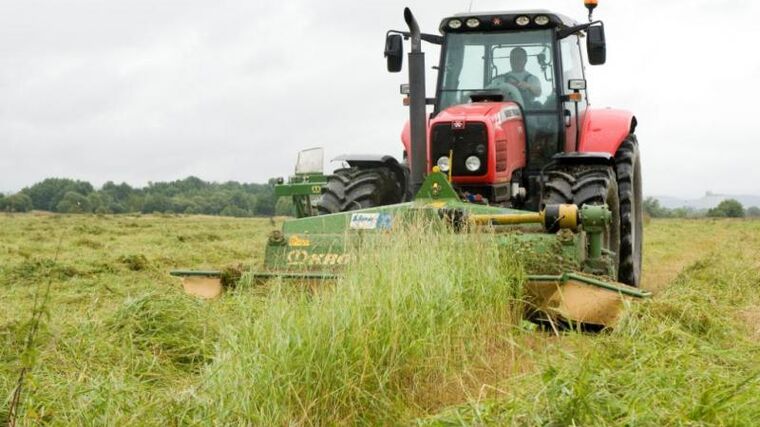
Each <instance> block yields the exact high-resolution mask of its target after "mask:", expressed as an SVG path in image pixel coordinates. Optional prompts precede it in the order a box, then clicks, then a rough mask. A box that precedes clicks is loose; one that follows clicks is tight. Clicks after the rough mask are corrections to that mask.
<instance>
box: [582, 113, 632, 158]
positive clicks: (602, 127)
mask: <svg viewBox="0 0 760 427" xmlns="http://www.w3.org/2000/svg"><path fill="white" fill-rule="evenodd" d="M637 124H638V122H637V120H636V117H635V116H634V115H633V113H631V112H630V111H625V110H614V109H610V108H605V109H589V110H588V111H587V112H586V116H585V117H584V118H583V124H582V125H581V134H580V143H579V144H578V151H579V152H581V153H609V154H611V155H612V156H614V155H615V153H617V150H618V149H619V148H620V145H621V144H622V143H623V140H625V138H626V137H627V136H628V135H630V134H632V133H633V132H634V131H635V130H636V125H637Z"/></svg>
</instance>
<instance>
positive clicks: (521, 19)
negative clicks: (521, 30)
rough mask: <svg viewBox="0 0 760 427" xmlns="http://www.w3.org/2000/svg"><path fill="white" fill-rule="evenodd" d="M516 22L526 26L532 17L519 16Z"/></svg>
mask: <svg viewBox="0 0 760 427" xmlns="http://www.w3.org/2000/svg"><path fill="white" fill-rule="evenodd" d="M515 22H516V23H517V25H519V26H521V27H524V26H526V25H528V24H530V18H528V17H527V16H518V17H517V19H515ZM449 25H451V23H449Z"/></svg>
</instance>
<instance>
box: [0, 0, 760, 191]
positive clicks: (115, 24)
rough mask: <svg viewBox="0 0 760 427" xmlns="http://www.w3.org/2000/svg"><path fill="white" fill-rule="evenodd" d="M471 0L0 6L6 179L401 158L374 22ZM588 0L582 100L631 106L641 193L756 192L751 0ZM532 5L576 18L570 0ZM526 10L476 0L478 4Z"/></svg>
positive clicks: (385, 25) (143, 178)
mask: <svg viewBox="0 0 760 427" xmlns="http://www.w3.org/2000/svg"><path fill="white" fill-rule="evenodd" d="M469 3H470V2H469V1H462V0H459V1H453V0H446V1H437V2H429V1H427V2H423V1H421V0H418V1H408V2H401V1H397V0H392V1H384V2H356V1H347V0H340V1H331V2H312V1H305V0H302V1H290V2H264V1H254V2H250V1H242V0H237V1H232V0H228V1H220V2H213V3H209V2H198V1H189V0H186V1H179V0H175V1H162V2H154V1H147V0H133V1H129V2H127V1H115V0H114V1H109V2H102V1H95V0H90V1H84V0H78V1H70V2H49V1H47V2H46V1H39V0H35V1H30V0H24V1H22V0H9V1H5V2H3V4H2V5H0V189H5V190H11V189H18V188H20V187H22V186H25V185H29V184H32V183H34V182H36V181H39V180H41V179H43V178H45V177H48V176H68V177H74V178H80V179H87V180H90V181H91V182H93V183H94V184H96V185H98V184H102V183H103V182H104V181H107V180H116V181H121V180H126V181H127V182H129V183H131V184H133V185H142V184H145V183H146V182H148V181H159V180H168V179H176V178H181V177H184V176H186V175H189V174H194V175H198V176H200V177H202V178H204V179H209V180H219V181H222V180H228V179H235V180H240V181H259V182H260V181H264V180H266V179H267V178H268V177H271V176H279V175H286V174H288V173H290V172H291V171H292V164H293V161H294V160H295V153H296V152H297V151H298V149H300V148H305V147H311V146H317V145H322V146H325V147H326V148H327V152H328V154H329V155H330V156H332V155H337V154H341V153H343V152H379V153H390V154H394V155H398V154H399V153H400V151H401V145H400V142H399V133H400V131H401V127H402V125H403V122H404V120H405V118H406V114H407V113H406V110H405V109H404V108H403V107H402V106H401V97H400V96H399V94H398V85H399V84H400V83H403V82H404V81H405V80H406V78H405V76H404V74H403V73H402V74H388V73H387V72H386V71H385V65H384V61H383V57H382V48H383V38H384V35H385V31H386V30H387V29H389V28H397V29H403V27H404V24H403V19H402V10H403V7H404V6H406V5H410V6H411V7H412V9H413V10H414V11H415V14H416V15H417V17H418V20H419V21H420V23H421V25H422V26H423V29H424V30H425V31H427V32H435V31H437V27H438V23H439V22H440V19H441V18H443V17H444V16H446V15H449V14H452V13H455V12H459V11H463V10H466V9H467V7H468V6H469ZM600 3H601V4H600V6H599V8H598V9H597V11H596V13H595V15H596V17H597V18H600V19H603V20H604V21H605V24H606V30H607V38H608V49H609V51H608V64H606V65H605V66H603V67H594V68H592V69H590V70H589V75H590V78H589V90H590V95H591V99H592V102H593V103H594V105H596V106H607V105H611V106H615V107H618V108H625V109H630V110H632V111H634V112H635V113H636V114H637V116H638V118H639V122H640V127H639V137H640V140H641V142H642V147H643V148H642V149H643V155H644V172H645V184H646V188H645V191H646V192H647V193H649V194H671V195H682V196H684V195H685V196H694V195H698V194H700V193H702V192H703V191H705V190H707V189H710V190H713V191H716V192H723V193H755V194H758V193H760V185H758V184H757V183H758V182H760V168H756V167H754V158H756V157H757V156H758V154H760V148H758V147H759V146H760V144H759V142H760V141H758V138H757V137H756V136H755V133H754V130H755V129H754V128H755V126H754V124H755V121H756V119H755V118H754V113H755V111H756V110H757V108H756V107H755V106H754V102H755V100H756V99H757V98H758V95H760V93H758V85H757V84H756V83H755V81H756V80H757V78H758V77H760V59H758V57H757V56H756V55H755V54H754V53H753V52H754V50H753V49H752V44H751V43H752V41H754V40H757V39H758V38H760V34H759V33H760V30H759V29H758V27H757V26H756V25H755V23H754V22H753V18H754V17H755V16H757V15H758V12H760V6H758V5H757V4H756V3H753V2H751V1H749V0H743V1H742V0H735V1H731V2H729V1H706V0H699V1H669V2H663V1H656V0H644V1H636V2H621V1H602V2H600ZM541 6H542V7H546V8H547V9H551V10H556V11H558V12H561V13H565V14H567V15H570V16H575V17H577V18H578V19H581V20H582V19H584V18H585V9H584V8H583V7H582V2H581V1H580V0H577V1H572V2H568V1H567V0H547V1H545V2H542V4H541ZM535 7H536V2H535V1H527V0H520V1H517V0H515V1H510V2H506V3H505V2H504V1H485V0H474V1H473V10H498V9H504V8H507V9H520V8H535ZM427 50H428V52H429V53H430V55H428V57H427V61H428V66H429V67H430V66H432V65H435V63H436V60H437V59H436V52H435V49H432V48H430V47H428V48H427ZM430 75H431V76H434V74H432V71H431V74H430ZM433 85H434V81H432V80H430V81H429V83H428V88H429V92H432V90H433Z"/></svg>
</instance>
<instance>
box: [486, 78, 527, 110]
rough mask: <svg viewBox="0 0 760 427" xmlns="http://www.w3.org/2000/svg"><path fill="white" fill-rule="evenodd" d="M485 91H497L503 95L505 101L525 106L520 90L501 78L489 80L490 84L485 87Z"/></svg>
mask: <svg viewBox="0 0 760 427" xmlns="http://www.w3.org/2000/svg"><path fill="white" fill-rule="evenodd" d="M486 89H497V90H499V91H501V92H502V93H503V94H504V100H505V101H506V100H510V101H514V102H516V103H518V104H520V106H524V105H525V104H523V97H522V94H521V93H520V89H518V88H517V86H515V85H514V84H512V83H510V82H508V81H507V79H505V78H503V77H496V78H494V79H493V80H491V83H489V84H488V86H486Z"/></svg>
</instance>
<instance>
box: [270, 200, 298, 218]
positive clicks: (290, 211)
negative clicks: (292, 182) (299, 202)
mask: <svg viewBox="0 0 760 427" xmlns="http://www.w3.org/2000/svg"><path fill="white" fill-rule="evenodd" d="M274 214H275V215H280V216H293V215H295V210H294V207H293V199H292V198H290V197H280V198H279V199H277V204H276V205H275V207H274Z"/></svg>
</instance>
